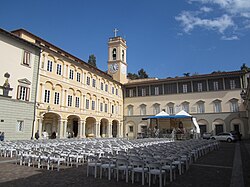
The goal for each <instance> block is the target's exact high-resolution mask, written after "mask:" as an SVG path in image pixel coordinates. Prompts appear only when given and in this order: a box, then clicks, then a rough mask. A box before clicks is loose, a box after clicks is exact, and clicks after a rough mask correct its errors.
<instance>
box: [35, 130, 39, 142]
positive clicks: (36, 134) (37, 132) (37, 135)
mask: <svg viewBox="0 0 250 187" xmlns="http://www.w3.org/2000/svg"><path fill="white" fill-rule="evenodd" d="M35 139H36V140H38V139H39V131H36V133H35Z"/></svg>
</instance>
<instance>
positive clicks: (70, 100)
mask: <svg viewBox="0 0 250 187" xmlns="http://www.w3.org/2000/svg"><path fill="white" fill-rule="evenodd" d="M72 98H73V96H72V95H68V106H72Z"/></svg>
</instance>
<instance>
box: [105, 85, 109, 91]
mask: <svg viewBox="0 0 250 187" xmlns="http://www.w3.org/2000/svg"><path fill="white" fill-rule="evenodd" d="M105 91H106V92H107V91H108V85H107V84H105Z"/></svg>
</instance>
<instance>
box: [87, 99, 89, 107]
mask: <svg viewBox="0 0 250 187" xmlns="http://www.w3.org/2000/svg"><path fill="white" fill-rule="evenodd" d="M86 109H89V100H88V99H86Z"/></svg>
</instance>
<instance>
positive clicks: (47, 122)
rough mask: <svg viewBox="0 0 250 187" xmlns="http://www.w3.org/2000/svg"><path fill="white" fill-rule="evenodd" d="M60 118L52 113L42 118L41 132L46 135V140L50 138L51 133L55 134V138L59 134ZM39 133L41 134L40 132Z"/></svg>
mask: <svg viewBox="0 0 250 187" xmlns="http://www.w3.org/2000/svg"><path fill="white" fill-rule="evenodd" d="M60 119H61V117H60V116H59V115H58V114H56V113H53V112H48V113H46V114H44V116H43V125H42V132H43V131H46V132H47V133H48V138H51V135H52V133H53V132H55V133H56V137H57V136H58V134H59V120H60ZM40 133H41V132H40Z"/></svg>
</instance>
